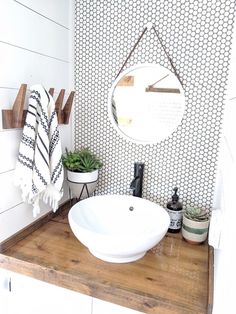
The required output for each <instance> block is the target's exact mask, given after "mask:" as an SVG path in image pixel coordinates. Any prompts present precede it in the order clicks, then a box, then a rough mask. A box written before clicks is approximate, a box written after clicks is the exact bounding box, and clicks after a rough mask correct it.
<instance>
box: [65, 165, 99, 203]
mask: <svg viewBox="0 0 236 314" xmlns="http://www.w3.org/2000/svg"><path fill="white" fill-rule="evenodd" d="M67 180H68V184H69V187H70V190H71V192H72V195H73V196H75V197H77V198H79V197H80V199H84V198H87V197H88V196H91V195H92V194H93V192H94V191H95V189H96V186H97V180H98V170H94V171H92V172H73V171H69V170H67ZM86 186H87V189H88V190H87V189H86Z"/></svg>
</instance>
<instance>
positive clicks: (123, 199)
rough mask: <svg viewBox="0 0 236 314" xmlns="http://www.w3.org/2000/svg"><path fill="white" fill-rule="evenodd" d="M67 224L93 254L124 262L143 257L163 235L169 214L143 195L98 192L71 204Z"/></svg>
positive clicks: (103, 258) (111, 260)
mask: <svg viewBox="0 0 236 314" xmlns="http://www.w3.org/2000/svg"><path fill="white" fill-rule="evenodd" d="M69 224H70V227H71V229H72V231H73V233H74V235H75V236H76V237H77V239H78V240H79V241H80V242H81V243H83V244H84V245H85V246H86V247H87V248H88V249H89V251H90V252H91V253H92V254H93V255H94V256H96V257H97V258H99V259H102V260H104V261H107V262H113V263H127V262H132V261H135V260H137V259H140V258H141V257H143V256H144V255H145V253H146V251H147V250H149V249H151V248H152V247H154V246H155V245H156V244H157V243H158V242H159V241H160V240H161V239H162V238H163V237H164V235H165V234H166V232H167V229H168V227H169V224H170V218H169V215H168V213H167V212H166V211H165V209H164V208H162V207H160V206H159V205H157V204H155V203H153V202H151V201H148V200H145V199H143V198H138V197H134V196H129V195H101V196H93V197H90V198H87V199H85V200H82V201H80V202H78V203H77V204H75V205H74V206H73V207H72V208H71V210H70V212H69Z"/></svg>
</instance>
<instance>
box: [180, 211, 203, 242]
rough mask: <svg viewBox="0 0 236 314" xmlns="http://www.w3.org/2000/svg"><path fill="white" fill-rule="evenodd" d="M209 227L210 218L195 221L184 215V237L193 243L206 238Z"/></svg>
mask: <svg viewBox="0 0 236 314" xmlns="http://www.w3.org/2000/svg"><path fill="white" fill-rule="evenodd" d="M208 228H209V220H207V221H194V220H191V219H188V218H186V217H185V216H183V224H182V235H183V237H184V239H185V240H186V241H188V242H190V243H193V244H199V243H202V242H204V241H205V240H206V238H207V234H208Z"/></svg>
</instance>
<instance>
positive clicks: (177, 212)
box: [166, 188, 183, 233]
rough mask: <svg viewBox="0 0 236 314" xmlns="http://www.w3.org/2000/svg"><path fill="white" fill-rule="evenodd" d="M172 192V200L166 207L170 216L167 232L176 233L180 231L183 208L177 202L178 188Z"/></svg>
mask: <svg viewBox="0 0 236 314" xmlns="http://www.w3.org/2000/svg"><path fill="white" fill-rule="evenodd" d="M173 191H174V192H175V193H174V194H173V195H172V200H171V201H169V202H168V203H167V205H166V207H167V212H168V213H169V215H170V226H169V229H168V232H171V233H177V232H179V231H180V230H181V226H182V217H183V212H182V209H183V206H182V203H181V202H179V196H178V195H177V191H178V188H174V189H173Z"/></svg>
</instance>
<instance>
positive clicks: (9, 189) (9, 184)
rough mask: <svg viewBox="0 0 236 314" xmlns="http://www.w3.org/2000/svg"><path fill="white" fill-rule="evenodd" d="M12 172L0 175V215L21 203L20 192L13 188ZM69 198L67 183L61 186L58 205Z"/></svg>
mask: <svg viewBox="0 0 236 314" xmlns="http://www.w3.org/2000/svg"><path fill="white" fill-rule="evenodd" d="M13 179H14V170H12V171H8V172H4V173H2V174H0V191H1V196H0V214H1V213H2V212H5V211H6V210H8V209H10V208H12V207H14V206H17V205H18V204H20V203H22V197H21V190H20V188H19V187H16V186H14V183H13ZM68 198H69V188H68V185H67V182H66V181H64V184H63V197H62V199H61V200H60V202H59V203H60V204H62V203H64V202H65V201H66V200H68Z"/></svg>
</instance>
